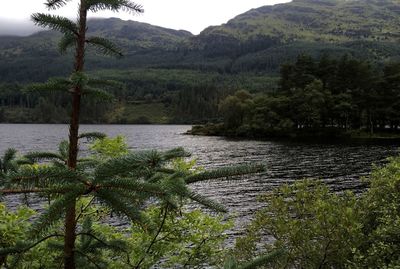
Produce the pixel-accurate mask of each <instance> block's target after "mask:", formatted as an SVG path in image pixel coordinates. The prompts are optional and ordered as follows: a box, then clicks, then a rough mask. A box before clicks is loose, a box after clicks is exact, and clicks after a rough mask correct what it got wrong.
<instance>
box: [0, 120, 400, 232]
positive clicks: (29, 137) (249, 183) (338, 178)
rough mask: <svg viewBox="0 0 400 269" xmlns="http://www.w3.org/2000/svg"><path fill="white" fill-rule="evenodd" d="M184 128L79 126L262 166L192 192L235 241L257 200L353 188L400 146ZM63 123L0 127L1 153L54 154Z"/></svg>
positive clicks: (202, 159)
mask: <svg viewBox="0 0 400 269" xmlns="http://www.w3.org/2000/svg"><path fill="white" fill-rule="evenodd" d="M190 128H191V126H188V125H82V126H81V131H82V132H88V131H100V132H104V133H106V134H107V135H109V136H116V135H119V134H122V135H124V136H125V137H126V139H127V142H128V144H129V146H130V148H131V149H133V150H140V149H171V148H174V147H184V148H185V149H186V150H188V151H190V152H192V154H193V158H196V159H197V160H198V164H199V165H201V166H204V167H206V168H213V167H220V166H224V165H234V164H243V163H255V162H260V163H264V164H265V165H266V166H267V168H268V171H267V172H266V173H263V174H260V175H255V176H246V177H242V178H241V179H240V180H236V181H210V182H206V183H199V184H194V185H192V188H193V189H195V190H196V191H198V192H200V193H201V194H203V195H206V196H208V197H210V198H213V199H215V200H217V201H219V202H221V203H223V204H224V205H226V206H227V208H228V209H229V211H230V212H231V213H234V214H235V215H236V216H237V217H238V218H237V228H236V229H234V231H232V232H231V238H234V237H235V236H236V235H237V234H238V233H240V232H241V231H242V229H241V226H242V225H243V224H244V223H246V222H247V221H248V220H249V218H251V217H252V215H253V213H254V211H255V210H256V209H257V208H259V207H260V204H258V203H257V200H256V198H257V196H259V195H260V194H262V193H265V192H266V191H268V190H271V189H273V188H275V187H276V186H278V185H280V184H282V183H288V182H293V181H295V180H298V179H301V178H306V177H311V178H319V179H323V180H326V181H327V182H329V183H330V185H331V186H332V187H333V189H335V190H342V189H357V188H358V186H359V185H360V177H362V176H365V175H367V174H368V173H369V172H370V171H371V167H372V164H373V163H375V164H377V165H379V164H382V163H383V162H384V161H385V159H386V158H387V157H389V156H394V155H396V154H397V153H398V145H395V144H393V145H391V144H386V145H359V144H347V145H340V144H333V143H324V144H321V143H320V144H310V143H307V144H306V143H289V142H276V141H253V140H244V141H243V140H242V141H238V140H229V139H224V138H219V137H202V136H190V135H182V133H184V132H186V131H187V130H188V129H190ZM67 133H68V126H67V125H46V124H43V125H41V124H34V125H33V124H0V153H2V152H4V150H5V149H7V148H8V147H14V148H16V149H17V150H19V151H20V152H22V153H25V152H29V151H34V150H55V149H56V148H57V145H58V143H59V142H60V141H61V140H62V139H67ZM19 202H20V201H19V200H18V201H17V200H13V201H11V202H10V203H11V204H13V205H16V204H18V203H19Z"/></svg>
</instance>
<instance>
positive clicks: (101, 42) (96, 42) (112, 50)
mask: <svg viewBox="0 0 400 269" xmlns="http://www.w3.org/2000/svg"><path fill="white" fill-rule="evenodd" d="M86 42H87V43H88V44H89V45H91V46H93V47H94V48H96V49H97V50H98V51H99V52H101V53H102V54H104V55H108V56H114V57H117V58H118V57H122V56H123V54H122V52H121V51H120V49H119V48H118V47H117V46H116V45H115V44H114V43H112V42H111V41H110V40H108V39H105V38H102V37H91V38H89V39H87V40H86Z"/></svg>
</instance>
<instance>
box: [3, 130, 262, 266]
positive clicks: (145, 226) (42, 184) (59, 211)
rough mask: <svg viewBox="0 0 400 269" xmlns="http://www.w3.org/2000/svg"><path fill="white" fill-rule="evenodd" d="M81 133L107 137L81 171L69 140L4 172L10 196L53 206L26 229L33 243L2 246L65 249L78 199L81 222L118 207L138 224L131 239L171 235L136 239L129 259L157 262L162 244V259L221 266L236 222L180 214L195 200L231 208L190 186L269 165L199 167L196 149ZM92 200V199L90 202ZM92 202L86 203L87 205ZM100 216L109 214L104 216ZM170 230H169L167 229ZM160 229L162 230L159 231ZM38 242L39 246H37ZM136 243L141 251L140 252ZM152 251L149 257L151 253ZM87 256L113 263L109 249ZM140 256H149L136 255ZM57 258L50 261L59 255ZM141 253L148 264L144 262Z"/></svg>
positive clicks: (14, 250) (16, 250) (11, 250)
mask: <svg viewBox="0 0 400 269" xmlns="http://www.w3.org/2000/svg"><path fill="white" fill-rule="evenodd" d="M79 137H80V138H81V139H82V138H96V137H100V139H98V140H94V141H93V142H92V144H91V145H90V146H89V147H90V149H91V151H92V152H93V156H89V157H86V158H81V159H78V167H77V169H76V170H75V171H73V170H70V169H68V168H67V167H66V163H67V162H66V158H67V157H68V154H67V153H68V150H67V149H68V143H67V142H62V143H61V144H60V146H59V150H58V152H55V153H53V152H32V153H28V154H26V155H25V156H24V157H23V159H21V160H20V161H18V162H17V163H21V166H20V167H16V169H14V170H13V171H7V172H6V173H5V184H6V186H7V187H9V188H11V190H12V192H11V193H18V192H22V193H26V192H27V193H29V192H34V193H39V194H40V195H43V196H44V197H46V198H48V199H49V207H48V208H47V209H46V210H45V212H44V213H42V214H40V215H39V216H37V217H36V218H35V221H34V222H33V223H32V225H30V226H29V230H28V232H27V234H28V235H31V236H27V239H29V241H27V242H25V243H16V244H15V245H13V246H10V247H6V248H4V247H3V249H1V250H0V252H1V253H4V254H6V253H8V254H10V255H17V256H18V257H19V256H21V257H26V258H23V259H30V258H29V257H30V256H29V255H31V253H33V252H35V251H38V252H40V251H48V248H50V246H52V245H54V246H57V245H58V246H59V247H60V245H61V246H62V241H61V242H60V239H57V238H54V237H58V235H59V233H58V230H59V229H60V224H61V222H60V220H61V218H62V217H63V216H64V214H65V211H66V210H67V209H68V208H69V206H70V205H71V204H73V203H75V201H78V202H79V203H78V205H77V209H76V210H77V212H79V211H80V212H81V213H80V214H79V216H80V217H78V219H79V218H81V217H82V218H83V219H84V218H85V217H86V216H90V215H91V213H89V212H110V211H112V212H114V213H116V214H118V215H122V216H126V217H128V218H129V219H130V220H131V221H132V223H133V225H134V226H133V227H134V228H132V229H133V230H132V231H131V232H132V233H133V234H134V236H133V237H132V238H133V239H134V240H136V239H137V238H136V235H137V234H138V233H141V234H142V235H141V237H139V238H142V240H150V239H149V238H151V237H153V236H155V235H157V234H159V233H161V232H162V234H163V236H164V235H166V236H167V237H165V238H164V237H161V238H164V239H163V240H162V241H161V242H158V241H157V242H154V243H151V241H150V243H149V242H147V243H145V242H144V241H141V242H140V243H137V242H136V243H137V245H135V246H132V247H135V249H134V250H130V251H132V253H131V252H129V247H127V248H124V250H123V251H122V250H121V249H119V250H118V251H119V252H120V253H122V254H121V255H122V256H123V257H124V262H126V263H129V262H132V259H136V262H139V263H142V262H145V263H146V264H147V263H149V264H154V263H155V262H156V261H158V260H154V259H150V260H149V261H147V259H149V258H151V257H152V255H149V253H150V251H151V253H153V250H152V248H153V247H155V248H158V244H161V245H160V247H161V249H164V250H163V251H161V250H160V251H161V252H160V255H161V256H156V257H158V258H161V257H165V256H167V257H170V258H169V259H168V260H167V261H166V262H170V263H171V264H175V263H181V262H184V263H187V264H188V265H190V266H192V265H194V264H196V265H199V264H200V263H204V262H208V263H216V262H217V260H219V261H220V260H221V257H222V255H223V254H222V251H221V244H222V242H223V238H224V237H223V236H220V235H221V233H222V231H223V230H225V229H226V228H228V227H229V225H228V224H221V223H220V222H221V219H219V218H212V217H210V216H207V215H204V214H202V213H200V211H193V212H187V213H185V214H184V215H181V212H183V210H182V208H181V207H182V201H185V200H187V199H189V200H192V201H195V202H197V203H199V204H201V205H204V206H206V207H208V208H210V209H213V210H216V211H222V212H225V208H224V207H223V206H222V205H220V204H218V203H216V202H214V201H212V200H210V199H208V198H206V197H203V196H201V195H199V194H197V193H195V192H193V191H191V190H190V189H189V188H188V186H187V184H188V183H192V182H198V181H204V180H212V179H220V178H230V177H232V176H241V175H244V174H249V173H257V172H261V171H263V170H264V167H263V166H261V165H255V166H240V167H231V168H222V169H217V170H214V171H203V170H202V169H200V168H196V167H195V162H193V161H188V162H186V161H183V158H185V157H188V156H189V154H188V153H187V152H186V151H184V150H183V149H182V148H177V149H173V150H169V151H165V152H158V151H155V150H152V151H138V152H130V151H128V150H127V145H126V143H125V141H124V139H123V137H121V136H118V137H115V138H107V137H104V135H103V134H98V133H86V134H82V135H80V136H79ZM39 162H40V163H39ZM43 162H44V163H43ZM1 192H3V193H4V194H8V193H9V192H8V190H7V189H6V190H4V189H2V190H1ZM88 200H90V201H89V202H85V201H88ZM94 200H96V201H97V202H99V203H100V204H101V207H98V206H96V207H93V205H92V204H91V203H92V201H94ZM149 201H151V202H152V203H155V205H156V206H154V205H153V207H152V208H151V209H149V211H147V207H148V206H147V205H148V204H149ZM85 203H86V205H83V204H85ZM155 212H156V213H155ZM161 212H162V213H164V212H165V216H166V217H165V218H162V219H164V220H162V219H160V218H161V216H160V215H162V214H161ZM96 214H97V213H96ZM157 216H158V218H157ZM100 217H101V218H102V215H100ZM164 224H165V226H164ZM85 227H86V226H85V225H84V223H82V226H79V228H78V229H77V231H76V232H77V235H78V237H79V235H80V234H82V236H83V237H84V236H85V235H87V233H86V232H85V231H86V230H85V229H87V228H85ZM164 228H165V229H167V231H164V230H163V229H164ZM158 230H159V232H157V231H158ZM170 230H171V231H170ZM170 233H172V234H173V235H171V234H170ZM92 235H93V236H95V237H96V238H100V237H102V236H105V237H104V240H103V239H101V241H107V242H108V241H110V240H111V241H113V240H114V239H118V240H119V239H121V240H123V239H124V238H115V237H114V238H108V239H107V235H104V234H101V233H100V234H98V235H95V234H92ZM175 236H176V238H175ZM157 237H158V235H157ZM170 239H171V241H170ZM47 240H49V242H48V243H46V241H47ZM80 240H82V241H80ZM85 240H86V241H87V238H86V239H84V238H79V240H78V241H77V246H82V247H83V249H88V248H91V247H90V245H91V243H85V242H86V241H85ZM83 241H85V242H83ZM125 241H126V238H125ZM18 242H19V241H18ZM60 243H61V244H60ZM136 243H135V244H136ZM47 244H50V245H47ZM110 244H111V243H107V244H106V245H107V246H109V245H110ZM129 244H130V243H129V240H128V245H129ZM38 245H39V246H38ZM103 245H104V244H103ZM153 245H154V246H153ZM36 246H38V247H40V248H39V249H37V248H36ZM46 246H47V247H46ZM145 246H147V249H148V250H147V249H146V247H145ZM193 246H194V247H193ZM99 247H101V246H99ZM103 247H104V246H103ZM164 247H165V248H164ZM137 248H138V249H141V250H140V251H139V250H137ZM177 248H180V249H182V252H181V254H180V255H177V254H176V253H177V252H176V249H177ZM216 248H218V249H219V250H217V249H216ZM61 250H62V248H61ZM79 251H80V250H77V252H76V253H77V255H78V256H79V255H81V254H82V253H80V252H79ZM82 251H83V250H82ZM107 251H108V250H107ZM127 251H128V252H127ZM136 251H138V252H136ZM143 251H144V252H143ZM83 253H85V252H83ZM96 253H97V254H96ZM106 253H108V252H106ZM110 253H114V252H110ZM127 253H128V254H127ZM145 253H146V255H144V254H145ZM161 253H162V254H161ZM24 254H26V255H28V256H25V255H24ZM85 254H86V256H85V255H83V256H84V257H80V258H79V259H77V260H76V262H77V264H79V263H80V259H81V258H83V260H86V262H87V261H89V263H93V262H94V261H97V262H99V264H102V263H103V264H109V263H107V262H106V261H107V259H106V258H104V259H103V257H104V255H108V254H105V253H104V252H102V251H100V252H96V251H95V250H93V251H91V252H90V254H87V253H85ZM138 254H140V255H142V256H137V255H138ZM38 255H39V254H38ZM96 255H99V257H97V258H96V257H95V256H96ZM110 255H111V254H110ZM113 255H114V254H113ZM126 255H128V256H129V255H132V257H131V258H132V259H131V261H129V260H125V259H127V258H126V257H127V256H126ZM135 255H136V256H135ZM50 256H51V257H53V256H52V255H50ZM81 256H82V255H81ZM147 256H149V257H147ZM12 257H14V256H12ZM43 257H44V256H43ZM51 257H50V258H48V259H52V258H51ZM135 257H136V258H135ZM211 257H215V259H216V260H213V259H211ZM217 257H218V258H217ZM142 258H143V261H141V260H142ZM21 259H22V258H21ZM121 259H122V258H121ZM137 259H138V260H137ZM21 262H22V260H21ZM117 264H118V262H117ZM92 265H93V264H92ZM107 266H108V265H107ZM49 268H52V267H51V266H50V267H49ZM88 268H91V267H88ZM116 268H118V267H116Z"/></svg>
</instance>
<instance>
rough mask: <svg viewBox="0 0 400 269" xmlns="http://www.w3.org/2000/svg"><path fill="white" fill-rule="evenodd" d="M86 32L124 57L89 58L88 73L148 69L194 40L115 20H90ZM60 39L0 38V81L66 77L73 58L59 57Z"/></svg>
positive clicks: (51, 35)
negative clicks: (107, 41) (113, 45)
mask: <svg viewBox="0 0 400 269" xmlns="http://www.w3.org/2000/svg"><path fill="white" fill-rule="evenodd" d="M88 29H89V31H88V35H89V36H105V37H107V38H109V39H111V40H113V41H114V42H115V43H116V44H117V45H118V46H119V47H120V48H121V49H122V51H123V53H124V54H125V56H126V57H124V58H123V59H121V60H119V61H116V60H111V61H110V58H108V57H104V56H97V55H93V54H89V57H88V60H87V63H88V65H87V68H88V69H95V68H114V67H115V68H125V67H126V66H129V67H135V65H140V66H143V65H146V64H149V65H151V64H152V62H154V61H156V60H155V59H156V58H158V59H160V58H159V57H157V55H159V54H160V53H161V52H163V53H169V52H173V51H176V50H177V48H178V47H181V46H182V44H183V43H185V42H187V40H188V39H189V38H190V37H192V36H193V35H192V34H191V33H190V32H188V31H182V30H181V31H177V30H172V29H167V28H163V27H158V26H153V25H150V24H147V23H140V22H136V21H123V20H121V19H117V18H110V19H91V20H89V22H88ZM60 37H61V35H60V34H59V33H57V32H54V31H41V32H38V33H36V34H33V35H30V36H26V37H19V36H0V81H14V80H18V81H32V80H33V81H42V80H45V79H47V77H49V76H55V75H61V74H62V75H64V74H67V73H68V72H69V71H70V69H71V66H72V57H71V55H64V56H63V55H60V54H59V53H58V51H57V43H58V40H59V39H60ZM149 52H150V54H151V55H150V56H149ZM153 58H154V59H153ZM143 62H144V64H142V63H143ZM157 63H158V62H157Z"/></svg>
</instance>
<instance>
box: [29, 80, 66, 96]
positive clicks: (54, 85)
mask: <svg viewBox="0 0 400 269" xmlns="http://www.w3.org/2000/svg"><path fill="white" fill-rule="evenodd" d="M71 87H72V85H71V82H70V81H69V80H66V79H63V78H51V79H49V80H48V81H47V82H46V83H33V84H30V85H28V86H27V87H25V88H24V91H25V92H27V93H29V92H57V91H61V92H68V91H69V90H70V89H71Z"/></svg>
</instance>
